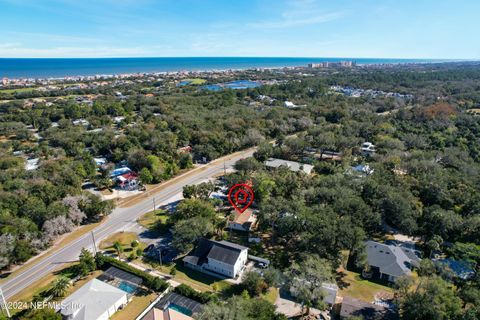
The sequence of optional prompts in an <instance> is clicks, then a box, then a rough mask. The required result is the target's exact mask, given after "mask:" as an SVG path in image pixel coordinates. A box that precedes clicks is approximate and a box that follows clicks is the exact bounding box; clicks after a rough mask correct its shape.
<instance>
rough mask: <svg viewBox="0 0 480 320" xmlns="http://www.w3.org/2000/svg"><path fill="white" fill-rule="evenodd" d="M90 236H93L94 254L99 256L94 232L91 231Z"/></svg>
mask: <svg viewBox="0 0 480 320" xmlns="http://www.w3.org/2000/svg"><path fill="white" fill-rule="evenodd" d="M90 234H91V235H92V242H93V253H94V254H95V255H97V244H96V243H95V236H94V235H93V231H91V232H90Z"/></svg>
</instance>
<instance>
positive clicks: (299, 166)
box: [265, 158, 313, 174]
mask: <svg viewBox="0 0 480 320" xmlns="http://www.w3.org/2000/svg"><path fill="white" fill-rule="evenodd" d="M265 165H266V166H267V167H269V168H280V167H286V168H288V169H289V170H290V171H294V172H298V171H303V172H304V173H306V174H310V173H312V170H313V166H312V165H310V164H305V163H300V162H295V161H288V160H283V159H275V158H269V159H268V160H267V161H265Z"/></svg>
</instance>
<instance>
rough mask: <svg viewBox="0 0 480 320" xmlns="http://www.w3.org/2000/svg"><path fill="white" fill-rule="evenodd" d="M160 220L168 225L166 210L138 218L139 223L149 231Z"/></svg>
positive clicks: (148, 213) (151, 212) (152, 212)
mask: <svg viewBox="0 0 480 320" xmlns="http://www.w3.org/2000/svg"><path fill="white" fill-rule="evenodd" d="M158 220H160V221H161V223H163V224H167V221H168V216H167V215H166V213H165V210H155V211H150V212H147V213H145V214H144V215H143V216H141V217H140V218H138V220H137V221H138V223H139V224H141V225H142V226H144V227H145V228H147V229H149V228H151V227H152V226H153V224H154V223H155V222H156V221H158Z"/></svg>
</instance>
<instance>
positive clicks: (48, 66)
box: [0, 57, 455, 79]
mask: <svg viewBox="0 0 480 320" xmlns="http://www.w3.org/2000/svg"><path fill="white" fill-rule="evenodd" d="M345 60H349V61H354V62H356V64H357V65H369V64H409V63H437V62H449V61H455V60H435V59H382V58H321V57H320V58H308V57H306V58H278V57H272V58H268V57H258V58H255V57H197V58H195V57H182V58H173V57H172V58H0V78H3V77H6V78H10V79H18V78H64V77H75V76H93V75H115V74H126V73H155V72H180V71H212V70H230V69H232V70H233V69H234V70H242V69H253V68H282V67H302V66H304V67H306V66H307V64H309V63H319V62H339V61H345Z"/></svg>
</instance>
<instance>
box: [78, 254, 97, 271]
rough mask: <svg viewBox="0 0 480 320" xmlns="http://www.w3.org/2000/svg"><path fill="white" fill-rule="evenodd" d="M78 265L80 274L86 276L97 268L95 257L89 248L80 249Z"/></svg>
mask: <svg viewBox="0 0 480 320" xmlns="http://www.w3.org/2000/svg"><path fill="white" fill-rule="evenodd" d="M78 267H79V270H80V273H81V275H82V276H86V275H87V274H89V273H90V272H92V271H94V270H96V269H97V264H96V263H95V258H94V257H93V255H92V253H91V252H90V251H89V250H87V249H85V248H82V250H81V251H80V256H79V265H78Z"/></svg>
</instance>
